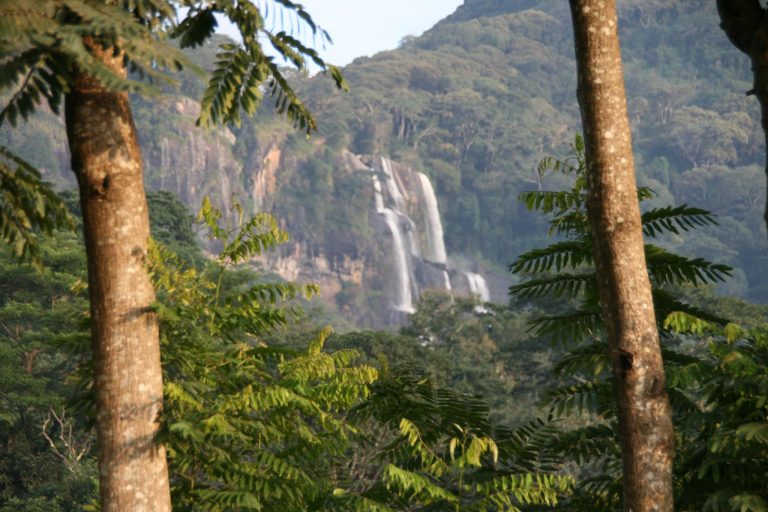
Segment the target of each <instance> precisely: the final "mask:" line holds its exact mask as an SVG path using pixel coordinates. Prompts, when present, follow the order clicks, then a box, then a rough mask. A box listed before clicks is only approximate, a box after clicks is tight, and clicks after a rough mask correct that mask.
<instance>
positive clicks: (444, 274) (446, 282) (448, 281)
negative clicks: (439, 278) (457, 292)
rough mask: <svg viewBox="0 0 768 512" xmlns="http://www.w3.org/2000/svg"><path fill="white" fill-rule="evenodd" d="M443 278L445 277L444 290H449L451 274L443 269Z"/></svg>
mask: <svg viewBox="0 0 768 512" xmlns="http://www.w3.org/2000/svg"><path fill="white" fill-rule="evenodd" d="M443 279H445V291H447V292H449V291H451V276H449V275H448V271H447V270H443Z"/></svg>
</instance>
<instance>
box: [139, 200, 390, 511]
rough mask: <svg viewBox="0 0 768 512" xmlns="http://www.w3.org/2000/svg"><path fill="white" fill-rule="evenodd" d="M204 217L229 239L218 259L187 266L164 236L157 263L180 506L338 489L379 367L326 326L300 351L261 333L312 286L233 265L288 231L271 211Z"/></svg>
mask: <svg viewBox="0 0 768 512" xmlns="http://www.w3.org/2000/svg"><path fill="white" fill-rule="evenodd" d="M198 218H199V220H200V222H201V223H203V224H204V225H205V226H207V227H208V228H209V230H210V232H211V235H210V236H211V237H212V238H214V239H215V240H217V241H218V242H219V243H220V244H221V247H222V250H221V252H220V254H219V255H218V257H217V259H216V261H215V263H214V265H213V266H212V268H210V269H208V270H207V271H206V272H201V271H199V270H197V269H194V268H186V269H184V268H183V265H181V263H180V261H179V260H178V258H177V257H175V256H174V255H173V254H171V253H170V252H168V251H167V250H166V249H163V248H162V247H160V246H157V245H155V246H154V247H153V249H152V255H151V261H152V266H151V269H152V273H153V278H154V281H155V283H156V286H157V288H158V295H159V303H158V305H157V309H158V313H159V315H160V318H161V342H162V354H163V368H164V373H165V399H166V400H165V417H164V421H165V425H166V427H165V434H164V440H165V442H166V446H167V447H168V454H169V461H170V465H171V473H172V475H173V479H172V480H173V486H172V487H173V498H174V507H175V508H177V509H179V510H232V509H237V510H277V509H281V508H283V509H287V510H305V509H311V508H312V507H314V506H315V505H313V503H314V502H315V500H318V499H322V498H323V497H324V496H325V495H327V494H328V493H330V487H329V486H330V485H331V484H330V478H331V474H332V473H333V471H334V468H336V467H337V466H338V462H337V461H338V459H339V458H340V457H341V456H342V455H344V453H345V449H346V448H347V447H348V445H349V442H350V436H351V435H352V434H353V433H354V432H355V429H354V428H353V426H352V425H351V424H350V423H348V422H347V421H346V419H345V418H346V411H347V410H348V409H349V408H350V407H351V406H352V405H354V404H355V403H357V402H359V401H360V400H362V399H363V398H365V396H367V394H368V385H369V384H371V383H372V382H373V381H374V380H375V378H376V375H377V373H376V370H375V369H373V368H372V367H370V366H367V365H356V364H354V359H355V358H356V357H357V354H356V353H355V352H354V351H351V350H339V351H336V352H332V353H329V352H326V351H325V350H323V345H324V343H325V339H326V337H327V336H328V334H329V333H330V331H324V332H322V333H320V334H319V335H318V337H317V338H316V339H315V340H313V341H312V342H311V343H310V344H309V346H308V347H307V348H305V349H303V350H301V351H292V350H285V349H279V348H271V347H269V346H267V345H266V344H265V343H264V341H263V336H264V335H265V334H267V333H268V332H269V331H270V330H272V329H274V328H275V327H276V326H278V325H281V324H284V323H285V322H286V321H287V318H288V316H287V315H289V314H290V310H288V309H286V308H285V307H280V304H281V303H282V302H283V301H286V300H290V299H291V298H293V297H296V296H298V295H306V296H309V295H312V294H314V293H316V287H315V286H314V285H307V286H297V285H293V284H290V283H264V282H258V281H255V280H254V276H251V277H250V278H248V276H247V274H246V275H243V274H242V273H241V274H240V276H239V278H238V280H237V282H235V283H232V284H231V286H226V283H227V279H225V274H227V273H231V272H232V271H231V270H229V269H231V268H232V267H233V265H235V264H237V263H239V262H242V261H245V260H247V259H249V258H251V257H253V256H255V255H258V254H261V252H262V251H264V250H268V249H271V248H273V247H274V246H275V245H276V244H278V243H280V242H281V241H283V240H285V239H286V235H285V233H284V232H282V231H280V230H279V229H278V228H277V226H276V224H275V222H274V220H273V219H272V218H271V217H269V216H267V215H261V216H259V217H257V218H255V219H252V220H250V221H247V222H242V217H241V222H240V223H238V224H237V225H235V226H228V227H224V226H221V225H220V224H219V220H220V218H221V214H220V212H218V211H216V210H215V209H213V208H212V207H211V206H210V203H209V202H207V201H206V202H205V203H204V205H203V208H202V209H201V210H200V213H199V217H198Z"/></svg>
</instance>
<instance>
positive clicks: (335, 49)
mask: <svg viewBox="0 0 768 512" xmlns="http://www.w3.org/2000/svg"><path fill="white" fill-rule="evenodd" d="M300 3H301V4H302V5H304V7H305V8H306V10H307V12H309V13H310V14H311V15H312V18H313V19H314V20H315V22H316V23H317V24H318V25H320V26H321V27H322V28H324V29H325V30H326V31H327V32H328V33H329V34H330V35H331V37H332V38H333V45H331V46H327V47H326V49H325V51H323V50H322V48H318V50H320V51H321V55H322V56H323V57H324V58H325V59H326V61H328V62H330V63H332V64H336V65H338V66H343V65H345V64H349V63H350V62H352V60H354V59H355V58H356V57H360V56H363V55H367V56H371V55H373V54H375V53H376V52H380V51H383V50H392V49H394V48H397V44H398V43H399V42H400V40H401V39H402V38H403V37H404V36H407V35H420V34H421V33H423V32H424V31H425V30H427V29H428V28H430V27H431V26H432V25H434V24H435V23H437V22H438V21H440V20H441V19H443V18H445V17H446V16H448V15H449V14H451V13H452V12H453V11H455V10H456V8H457V7H458V6H459V5H461V4H462V3H463V2H462V0H300ZM219 30H221V31H223V32H225V33H226V32H227V30H226V27H224V26H222V27H220V28H219Z"/></svg>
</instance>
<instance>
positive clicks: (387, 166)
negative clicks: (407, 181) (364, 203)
mask: <svg viewBox="0 0 768 512" xmlns="http://www.w3.org/2000/svg"><path fill="white" fill-rule="evenodd" d="M381 169H382V170H383V171H384V175H385V176H386V177H387V193H388V194H389V197H391V198H392V201H393V202H394V203H395V211H396V212H397V213H399V214H400V216H401V217H402V218H403V220H404V221H405V224H404V225H405V226H407V229H406V233H407V234H408V242H409V245H410V249H411V254H413V255H414V256H415V257H417V258H421V251H420V250H419V249H420V248H419V241H418V238H417V237H416V231H417V230H416V224H414V222H413V221H412V220H411V218H410V217H409V216H408V214H407V213H406V208H405V197H404V196H403V192H402V191H401V189H402V188H403V186H402V183H401V182H400V180H398V179H397V176H396V175H395V172H394V171H393V170H392V162H391V161H390V160H389V159H388V158H384V157H381Z"/></svg>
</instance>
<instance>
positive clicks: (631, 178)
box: [570, 0, 674, 512]
mask: <svg viewBox="0 0 768 512" xmlns="http://www.w3.org/2000/svg"><path fill="white" fill-rule="evenodd" d="M570 5H571V15H572V18H573V28H574V38H575V43H576V62H577V68H578V98H579V105H580V107H581V116H582V124H583V128H584V140H585V150H586V160H587V180H588V191H589V192H588V193H589V195H588V199H587V210H588V214H589V218H590V223H591V225H592V233H593V237H594V243H593V247H594V256H595V265H596V267H597V275H598V291H599V296H600V304H601V309H602V314H603V321H604V322H605V330H606V333H607V335H608V343H609V346H610V352H611V360H612V366H613V375H614V386H615V392H616V400H617V406H618V418H619V428H620V435H621V448H622V459H623V467H624V473H623V475H624V478H623V482H624V510H625V511H631V512H646V511H659V512H671V511H672V510H673V495H672V458H673V448H674V433H673V430H672V417H671V411H670V405H669V399H668V398H667V394H666V391H665V389H664V367H663V364H662V359H661V350H660V346H659V334H658V330H657V326H656V319H655V316H654V310H653V300H652V296H651V284H650V281H649V279H648V271H647V267H646V262H645V254H644V248H643V235H642V226H641V223H640V208H639V205H638V200H637V193H636V188H637V184H636V182H635V172H634V163H633V158H632V140H631V134H630V130H629V119H628V117H627V102H626V97H625V93H624V77H623V74H622V72H623V70H622V64H621V52H620V49H619V38H618V32H617V18H616V4H615V0H570Z"/></svg>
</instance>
